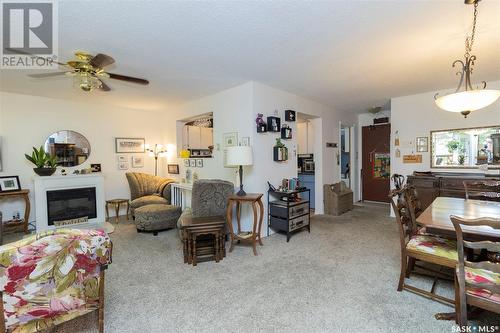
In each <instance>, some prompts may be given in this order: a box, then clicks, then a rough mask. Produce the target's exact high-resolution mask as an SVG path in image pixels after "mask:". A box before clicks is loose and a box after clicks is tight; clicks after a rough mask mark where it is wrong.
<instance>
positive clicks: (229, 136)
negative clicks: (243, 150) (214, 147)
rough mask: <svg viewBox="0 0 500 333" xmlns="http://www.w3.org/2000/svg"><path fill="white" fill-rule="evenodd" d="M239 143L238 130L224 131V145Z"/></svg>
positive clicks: (230, 145) (229, 145)
mask: <svg viewBox="0 0 500 333" xmlns="http://www.w3.org/2000/svg"><path fill="white" fill-rule="evenodd" d="M237 145H238V132H231V133H224V147H232V146H237Z"/></svg>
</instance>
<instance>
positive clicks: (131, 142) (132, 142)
mask: <svg viewBox="0 0 500 333" xmlns="http://www.w3.org/2000/svg"><path fill="white" fill-rule="evenodd" d="M115 152H116V153H117V154H124V153H145V152H146V139H144V138H115Z"/></svg>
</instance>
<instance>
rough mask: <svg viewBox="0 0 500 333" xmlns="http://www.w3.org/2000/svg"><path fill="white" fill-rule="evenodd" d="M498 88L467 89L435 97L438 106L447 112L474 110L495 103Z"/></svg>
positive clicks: (498, 93) (499, 94) (497, 96)
mask: <svg viewBox="0 0 500 333" xmlns="http://www.w3.org/2000/svg"><path fill="white" fill-rule="evenodd" d="M499 97H500V91H499V90H486V89H485V90H469V91H462V92H458V93H454V94H449V95H446V96H441V97H438V98H436V104H437V106H438V107H440V108H441V109H443V110H445V111H449V112H464V111H476V110H479V109H482V108H485V107H487V106H488V105H491V104H493V103H495V101H496V100H497V99H498V98H499Z"/></svg>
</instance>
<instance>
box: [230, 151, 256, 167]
mask: <svg viewBox="0 0 500 333" xmlns="http://www.w3.org/2000/svg"><path fill="white" fill-rule="evenodd" d="M226 163H227V165H230V166H240V165H252V164H253V154H252V147H250V146H233V147H227V160H226Z"/></svg>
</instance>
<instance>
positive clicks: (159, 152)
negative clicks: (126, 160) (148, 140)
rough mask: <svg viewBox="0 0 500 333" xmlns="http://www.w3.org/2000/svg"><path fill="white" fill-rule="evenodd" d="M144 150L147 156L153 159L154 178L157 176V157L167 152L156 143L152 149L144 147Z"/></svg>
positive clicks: (147, 146)
mask: <svg viewBox="0 0 500 333" xmlns="http://www.w3.org/2000/svg"><path fill="white" fill-rule="evenodd" d="M146 150H147V151H148V153H149V156H151V157H154V158H155V176H158V157H161V156H163V155H164V154H166V153H167V150H166V149H165V148H163V146H162V145H160V144H158V143H157V144H155V145H154V148H152V147H150V146H149V145H146Z"/></svg>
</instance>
